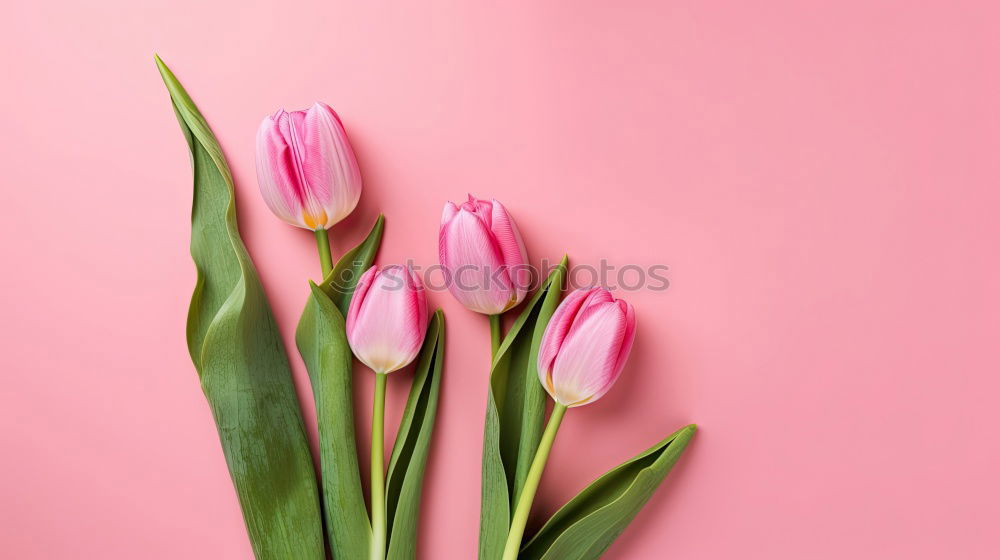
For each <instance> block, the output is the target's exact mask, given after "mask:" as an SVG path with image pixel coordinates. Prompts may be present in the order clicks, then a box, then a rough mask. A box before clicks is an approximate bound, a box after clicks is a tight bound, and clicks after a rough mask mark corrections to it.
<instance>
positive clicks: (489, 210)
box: [438, 195, 531, 315]
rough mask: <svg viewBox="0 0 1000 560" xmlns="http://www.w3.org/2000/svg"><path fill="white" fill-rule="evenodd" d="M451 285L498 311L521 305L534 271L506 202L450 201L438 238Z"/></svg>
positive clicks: (466, 300) (473, 304) (477, 307)
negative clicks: (529, 266) (460, 202)
mask: <svg viewBox="0 0 1000 560" xmlns="http://www.w3.org/2000/svg"><path fill="white" fill-rule="evenodd" d="M438 253H439V256H440V259H441V266H442V267H443V268H444V270H445V272H446V274H447V275H448V280H449V282H448V289H449V290H450V291H451V294H452V295H453V296H455V299H457V300H458V301H459V302H461V303H462V305H464V306H465V307H467V308H469V309H471V310H472V311H476V312H479V313H485V314H487V315H496V314H499V313H503V312H504V311H506V310H508V309H510V308H511V307H514V306H515V305H517V304H518V303H520V302H521V301H522V300H523V299H524V296H525V295H526V294H527V290H528V283H529V282H530V281H531V271H530V270H529V269H528V266H527V262H528V257H527V252H526V251H525V250H524V242H523V241H521V234H520V232H518V230H517V225H516V224H515V223H514V219H513V218H511V216H510V214H508V213H507V209H506V208H504V207H503V205H502V204H500V202H498V201H496V200H493V201H492V202H491V201H487V200H479V199H477V198H475V197H474V196H472V195H469V200H468V201H467V202H464V203H462V205H461V206H456V205H455V204H454V203H452V202H448V203H446V204H445V205H444V214H443V215H442V217H441V232H440V237H439V238H438Z"/></svg>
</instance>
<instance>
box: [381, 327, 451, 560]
mask: <svg viewBox="0 0 1000 560" xmlns="http://www.w3.org/2000/svg"><path fill="white" fill-rule="evenodd" d="M443 368H444V313H442V312H441V310H440V309H439V310H437V311H435V312H434V317H433V318H432V319H431V322H430V325H428V327H427V336H426V337H424V346H423V348H421V350H420V356H419V357H418V358H417V369H416V373H415V374H414V377H413V384H412V385H411V387H410V397H409V399H408V400H407V401H406V408H405V409H404V411H403V418H402V421H401V422H400V425H399V433H398V434H397V435H396V442H395V443H394V444H393V446H392V457H391V459H390V460H389V472H388V476H387V477H386V508H385V509H386V517H387V519H388V535H389V553H388V556H387V558H388V560H413V559H414V558H416V557H417V518H418V516H419V513H420V494H421V489H422V488H423V481H424V470H425V468H426V466H427V454H428V452H429V450H430V443H431V435H432V434H433V432H434V418H435V416H436V415H437V403H438V394H439V393H440V391H441V371H442V369H443Z"/></svg>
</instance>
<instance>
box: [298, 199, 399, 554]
mask: <svg viewBox="0 0 1000 560" xmlns="http://www.w3.org/2000/svg"><path fill="white" fill-rule="evenodd" d="M384 224H385V218H384V217H383V216H381V215H380V216H379V217H378V219H377V220H375V225H373V226H372V229H371V232H369V233H368V236H367V237H365V239H364V241H362V242H361V243H360V244H359V245H358V246H357V247H355V248H353V249H351V250H350V251H348V252H347V253H346V254H344V256H343V257H341V258H340V260H339V261H338V262H337V264H336V265H335V266H334V267H333V270H332V271H331V272H330V273H329V274H327V276H326V278H325V279H324V280H323V283H322V285H321V286H317V285H316V284H313V283H312V282H309V287H310V289H311V294H310V296H309V300H308V301H307V302H306V307H305V309H304V310H303V311H302V317H301V318H300V319H299V324H298V327H297V328H296V329H295V344H296V346H298V348H299V354H301V355H302V360H303V361H304V362H305V364H306V370H308V372H309V382H310V384H311V385H312V389H313V399H314V400H315V403H316V424H317V426H318V428H319V450H320V453H319V456H320V469H321V471H322V484H321V485H320V486H321V488H322V493H323V518H324V520H325V521H326V534H327V539H328V541H329V543H330V549H331V550H332V551H333V555H334V557H335V558H365V557H367V556H368V553H369V547H370V546H371V524H370V523H369V520H368V510H367V509H366V508H365V498H364V492H363V490H362V488H361V473H360V471H359V469H358V455H357V447H356V440H355V430H354V401H353V398H352V391H353V379H352V376H351V375H352V374H351V367H352V360H353V357H352V355H351V348H350V346H349V345H348V343H347V332H346V330H345V325H344V315H343V314H344V313H346V312H347V307H348V306H350V302H351V296H353V295H354V286H355V284H356V283H357V278H358V276H359V275H360V273H361V272H364V271H365V270H366V269H367V268H368V267H370V266H371V265H372V262H373V261H374V260H375V254H376V253H377V252H378V248H379V245H380V244H381V241H382V230H383V227H384ZM338 280H339V281H338Z"/></svg>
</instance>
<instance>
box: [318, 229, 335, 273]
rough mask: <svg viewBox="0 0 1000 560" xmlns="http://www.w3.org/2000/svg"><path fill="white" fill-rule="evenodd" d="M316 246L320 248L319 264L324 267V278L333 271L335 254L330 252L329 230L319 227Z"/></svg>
mask: <svg viewBox="0 0 1000 560" xmlns="http://www.w3.org/2000/svg"><path fill="white" fill-rule="evenodd" d="M314 233H315V234H316V248H317V249H318V250H319V264H320V266H321V267H322V269H323V280H326V277H327V276H328V275H329V274H330V273H331V272H332V271H333V255H331V254H330V234H329V231H328V230H325V229H318V230H316V231H315V232H314Z"/></svg>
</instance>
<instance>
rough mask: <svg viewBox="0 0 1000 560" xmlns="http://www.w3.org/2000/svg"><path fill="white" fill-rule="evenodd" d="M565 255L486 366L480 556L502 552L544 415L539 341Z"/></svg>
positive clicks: (488, 559)
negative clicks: (539, 369) (487, 386)
mask: <svg viewBox="0 0 1000 560" xmlns="http://www.w3.org/2000/svg"><path fill="white" fill-rule="evenodd" d="M568 262H569V259H568V257H563V260H562V262H561V263H559V266H557V267H556V268H555V269H554V270H553V271H552V272H551V273H550V274H549V277H548V278H547V279H546V281H545V283H544V284H542V286H541V287H540V288H539V290H538V292H537V293H536V294H535V295H534V297H532V298H531V301H529V302H528V304H527V306H525V308H524V310H523V311H522V312H521V315H520V316H519V317H518V318H517V320H516V321H514V324H513V325H512V326H511V328H510V331H509V332H508V333H507V336H506V337H505V338H504V341H503V343H502V344H501V345H500V349H499V351H498V352H497V356H496V359H495V360H494V361H493V368H492V371H491V372H490V391H489V397H488V399H487V403H486V425H485V430H484V435H483V475H482V476H483V477H482V485H483V486H482V498H481V499H482V501H481V505H480V519H479V559H480V560H497V559H499V558H500V557H501V555H502V554H503V548H504V544H505V542H506V540H507V532H508V530H509V529H510V512H511V511H512V510H513V506H514V503H513V502H514V500H516V499H517V496H518V495H520V493H521V488H523V486H524V479H525V478H526V476H527V473H528V468H529V467H530V466H531V461H532V459H533V458H534V456H535V451H536V450H537V449H538V442H539V441H540V440H541V437H542V424H543V422H544V420H545V390H544V389H543V388H542V384H541V383H539V382H538V368H537V365H536V364H537V362H538V347H539V345H540V344H541V339H542V334H543V333H544V332H545V326H546V325H547V324H548V322H549V319H550V318H552V313H553V312H555V309H556V307H557V306H558V305H559V298H560V294H561V292H562V284H563V279H564V278H565V277H566V266H567V264H568Z"/></svg>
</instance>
